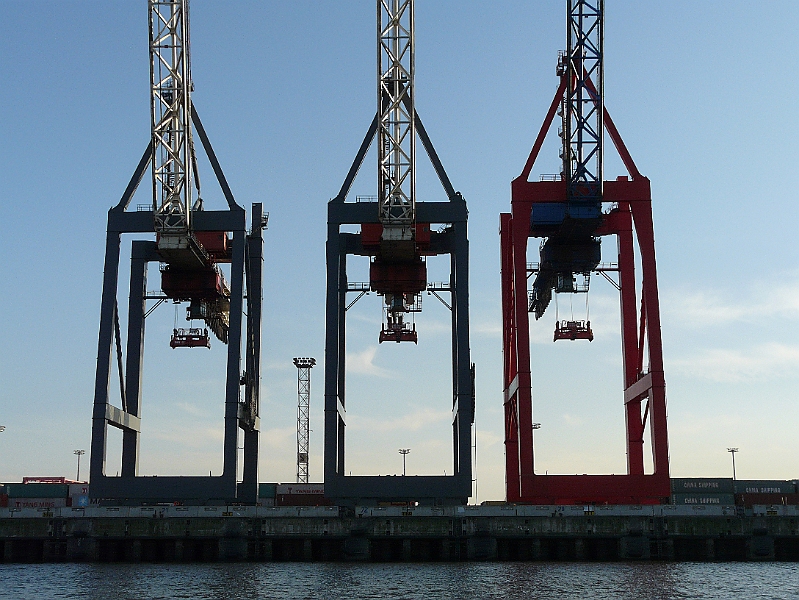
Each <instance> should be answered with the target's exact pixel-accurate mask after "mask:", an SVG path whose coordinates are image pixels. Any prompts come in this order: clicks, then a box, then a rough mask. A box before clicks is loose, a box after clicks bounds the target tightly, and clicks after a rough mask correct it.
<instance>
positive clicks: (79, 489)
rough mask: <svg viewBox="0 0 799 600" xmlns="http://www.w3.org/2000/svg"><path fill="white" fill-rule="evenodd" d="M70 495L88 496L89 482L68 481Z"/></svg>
mask: <svg viewBox="0 0 799 600" xmlns="http://www.w3.org/2000/svg"><path fill="white" fill-rule="evenodd" d="M69 495H70V496H88V495H89V484H88V483H70V484H69Z"/></svg>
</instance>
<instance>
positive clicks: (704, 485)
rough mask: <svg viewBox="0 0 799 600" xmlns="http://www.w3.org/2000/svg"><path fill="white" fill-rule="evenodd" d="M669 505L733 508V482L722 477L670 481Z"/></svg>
mask: <svg viewBox="0 0 799 600" xmlns="http://www.w3.org/2000/svg"><path fill="white" fill-rule="evenodd" d="M671 503H672V504H676V505H677V506H697V505H704V506H734V505H735V492H734V486H733V480H732V478H724V477H718V478H716V477H691V478H675V479H672V480H671Z"/></svg>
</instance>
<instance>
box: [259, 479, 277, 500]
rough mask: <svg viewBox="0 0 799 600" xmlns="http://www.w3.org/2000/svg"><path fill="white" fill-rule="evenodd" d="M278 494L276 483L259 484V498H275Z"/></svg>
mask: <svg viewBox="0 0 799 600" xmlns="http://www.w3.org/2000/svg"><path fill="white" fill-rule="evenodd" d="M276 494H277V484H276V483H259V484H258V497H259V498H273V499H274V497H275V495H276Z"/></svg>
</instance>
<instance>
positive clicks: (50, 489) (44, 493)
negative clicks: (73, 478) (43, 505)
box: [6, 483, 69, 498]
mask: <svg viewBox="0 0 799 600" xmlns="http://www.w3.org/2000/svg"><path fill="white" fill-rule="evenodd" d="M6 493H7V494H8V496H9V498H66V497H67V496H69V486H68V485H67V484H66V483H9V484H8V485H6Z"/></svg>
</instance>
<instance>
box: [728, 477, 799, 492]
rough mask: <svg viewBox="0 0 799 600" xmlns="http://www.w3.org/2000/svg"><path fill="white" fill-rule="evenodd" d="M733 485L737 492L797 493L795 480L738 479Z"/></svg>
mask: <svg viewBox="0 0 799 600" xmlns="http://www.w3.org/2000/svg"><path fill="white" fill-rule="evenodd" d="M733 487H734V488H735V493H736V494H795V493H796V484H795V483H794V482H793V481H780V480H776V481H771V480H768V479H765V480H761V479H753V480H746V479H736V480H735V482H734V484H733Z"/></svg>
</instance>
